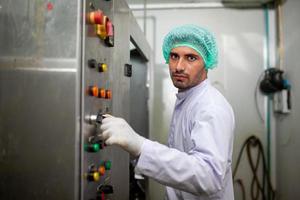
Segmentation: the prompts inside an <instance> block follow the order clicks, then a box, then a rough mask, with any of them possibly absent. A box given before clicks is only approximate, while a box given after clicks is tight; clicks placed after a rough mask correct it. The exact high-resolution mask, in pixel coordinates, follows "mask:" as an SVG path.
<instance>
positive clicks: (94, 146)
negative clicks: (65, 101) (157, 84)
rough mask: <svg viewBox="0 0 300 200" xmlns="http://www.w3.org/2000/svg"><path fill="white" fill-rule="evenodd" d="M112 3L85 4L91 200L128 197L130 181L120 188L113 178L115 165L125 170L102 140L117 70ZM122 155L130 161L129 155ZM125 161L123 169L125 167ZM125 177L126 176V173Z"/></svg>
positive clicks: (85, 190)
mask: <svg viewBox="0 0 300 200" xmlns="http://www.w3.org/2000/svg"><path fill="white" fill-rule="evenodd" d="M113 3H114V2H113V1H91V0H90V1H89V0H87V1H86V2H85V5H84V10H85V12H84V14H85V21H84V26H83V74H82V77H83V79H82V80H83V83H82V84H83V85H82V86H83V87H82V89H83V91H82V100H83V102H82V103H83V104H82V106H83V107H82V109H83V110H82V113H83V115H84V120H83V122H82V128H83V130H82V133H83V135H82V137H83V138H82V141H83V144H82V145H83V152H82V166H81V167H82V177H83V180H82V195H83V199H88V200H92V199H93V200H104V199H117V198H121V196H128V188H126V187H128V185H127V184H126V183H127V182H128V180H126V179H125V184H124V186H125V187H124V186H121V187H120V186H119V185H116V182H117V180H114V178H113V177H112V173H114V171H117V170H122V169H120V168H116V167H115V166H114V165H116V166H118V167H122V163H119V161H118V160H116V159H115V155H114V154H116V153H117V152H114V151H115V150H114V149H113V148H112V147H106V145H105V144H104V142H103V141H101V140H100V138H99V134H101V132H100V130H99V127H100V125H101V121H102V118H103V114H106V113H110V114H111V113H112V99H113V93H112V81H113V80H111V79H110V76H111V77H114V75H113V74H112V73H113V72H112V68H113V67H115V66H114V63H113V48H114V25H113V21H114V18H113V17H114V16H113V8H114V7H113ZM128 87H129V86H128ZM123 156H124V158H126V157H127V159H128V156H127V155H123ZM125 160H126V159H125ZM126 162H127V161H125V162H124V164H123V167H126ZM125 171H127V170H125ZM124 176H125V177H126V176H127V174H126V173H124ZM126 185H127V186H126ZM117 196H119V197H117Z"/></svg>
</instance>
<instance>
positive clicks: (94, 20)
mask: <svg viewBox="0 0 300 200" xmlns="http://www.w3.org/2000/svg"><path fill="white" fill-rule="evenodd" d="M86 18H87V23H89V24H102V23H103V12H102V11H101V10H97V11H93V12H89V13H87V15H86Z"/></svg>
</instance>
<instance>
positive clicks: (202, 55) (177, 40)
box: [101, 25, 234, 200]
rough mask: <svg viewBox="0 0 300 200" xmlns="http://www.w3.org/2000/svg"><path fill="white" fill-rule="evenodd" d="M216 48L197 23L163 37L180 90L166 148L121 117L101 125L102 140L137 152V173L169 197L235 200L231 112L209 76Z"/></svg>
mask: <svg viewBox="0 0 300 200" xmlns="http://www.w3.org/2000/svg"><path fill="white" fill-rule="evenodd" d="M217 52H218V51H217V46H216V42H215V39H214V37H213V35H212V34H211V33H210V32H208V31H207V30H205V29H203V28H201V27H198V26H195V25H184V26H180V27H177V28H175V29H173V30H172V31H171V32H170V33H168V34H167V35H166V37H165V39H164V43H163V54H164V58H165V60H166V62H167V63H168V64H169V70H170V76H171V79H172V81H173V84H174V86H175V87H177V88H178V94H177V95H176V96H177V101H176V104H175V109H174V112H173V117H172V122H171V127H170V132H169V139H168V146H165V145H163V144H160V143H157V142H154V141H151V140H148V139H145V138H143V137H141V136H140V135H138V134H137V133H135V131H134V130H133V129H132V128H131V127H130V126H129V125H128V124H127V123H126V122H125V120H123V119H121V118H115V117H113V116H110V115H106V118H105V119H104V120H103V124H102V126H101V129H102V138H103V140H105V143H106V144H108V145H113V144H115V145H119V146H121V147H122V148H123V149H125V150H126V151H128V152H129V153H130V154H132V155H133V156H137V157H138V162H137V165H136V169H135V170H136V172H138V173H140V174H144V175H146V176H148V177H151V178H153V179H155V180H157V181H158V182H160V183H162V184H164V185H166V186H167V187H166V198H167V199H170V200H176V199H187V200H193V199H201V200H208V199H209V200H217V199H218V200H233V199H234V196H233V185H232V173H231V156H232V143H233V131H234V115H233V111H232V108H231V106H230V105H229V103H228V102H227V101H226V99H225V98H224V97H223V96H222V95H221V94H220V93H219V92H218V91H217V90H216V89H215V88H214V87H212V86H211V84H210V83H209V81H208V80H207V72H208V69H212V68H213V67H215V66H216V64H217V55H218V53H217Z"/></svg>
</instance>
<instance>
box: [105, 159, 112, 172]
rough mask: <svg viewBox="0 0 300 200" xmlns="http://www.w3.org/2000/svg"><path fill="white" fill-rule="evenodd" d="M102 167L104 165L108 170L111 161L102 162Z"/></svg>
mask: <svg viewBox="0 0 300 200" xmlns="http://www.w3.org/2000/svg"><path fill="white" fill-rule="evenodd" d="M104 167H105V169H106V170H110V168H111V161H105V162H104Z"/></svg>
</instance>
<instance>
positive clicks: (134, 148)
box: [100, 114, 145, 156]
mask: <svg viewBox="0 0 300 200" xmlns="http://www.w3.org/2000/svg"><path fill="white" fill-rule="evenodd" d="M100 129H101V131H102V134H101V135H100V137H101V138H102V140H104V141H105V144H107V145H119V146H120V147H122V148H123V149H124V150H126V151H127V152H129V153H130V154H131V155H133V156H139V155H140V153H141V148H142V145H143V143H144V140H145V138H144V137H142V136H140V135H139V134H137V133H136V132H135V131H134V130H133V129H132V128H131V127H130V126H129V124H128V123H127V122H126V121H125V120H124V119H122V118H117V117H114V116H111V115H108V114H106V115H104V119H103V120H102V125H101V127H100Z"/></svg>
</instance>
